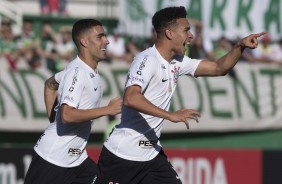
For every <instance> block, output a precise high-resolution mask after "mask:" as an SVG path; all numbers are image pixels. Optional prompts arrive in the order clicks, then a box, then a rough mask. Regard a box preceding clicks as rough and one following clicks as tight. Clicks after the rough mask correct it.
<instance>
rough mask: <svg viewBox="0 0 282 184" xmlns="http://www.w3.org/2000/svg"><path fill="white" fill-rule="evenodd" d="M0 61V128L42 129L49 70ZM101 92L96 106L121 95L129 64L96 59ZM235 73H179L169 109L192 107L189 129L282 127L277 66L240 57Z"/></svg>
mask: <svg viewBox="0 0 282 184" xmlns="http://www.w3.org/2000/svg"><path fill="white" fill-rule="evenodd" d="M0 62H1V63H2V65H1V67H0V73H1V78H0V119H1V123H0V129H1V130H13V131H40V132H41V131H42V130H44V129H45V128H46V126H47V125H48V123H49V121H48V118H47V114H46V110H45V105H44V98H43V94H44V93H43V92H44V90H43V89H44V81H45V80H46V79H47V78H48V77H50V76H51V75H52V74H50V73H48V71H47V69H45V68H40V70H39V71H32V70H27V69H20V68H19V70H18V72H9V70H8V69H7V67H6V68H5V64H6V63H7V62H4V61H2V60H1V59H0ZM99 65H101V66H100V67H99V68H100V70H99V73H100V74H101V76H102V81H103V86H104V87H103V88H104V94H103V98H102V101H101V106H103V105H107V104H108V102H109V101H110V99H111V98H113V97H115V96H121V95H122V94H123V87H124V84H125V80H126V77H127V71H128V65H127V64H126V63H121V62H113V63H112V64H110V65H109V64H105V63H100V64H99ZM234 71H235V73H236V78H231V77H229V76H223V77H199V78H198V79H194V78H192V77H185V76H184V77H179V79H178V86H177V88H176V90H175V93H174V94H173V97H172V103H171V107H170V111H176V110H179V109H183V108H189V109H197V110H198V111H199V112H200V113H201V118H200V119H199V123H194V122H192V121H191V123H190V130H189V131H202V132H203V131H209V132H210V131H237V130H250V131H255V130H263V129H270V128H271V129H273V128H282V121H281V119H282V103H280V102H281V100H280V99H282V83H281V81H282V68H281V67H277V66H276V65H263V64H250V63H247V62H239V63H238V64H237V65H236V67H235V69H234ZM107 121H108V120H107V118H106V117H101V118H99V119H97V120H96V124H95V129H92V131H95V132H103V131H104V130H105V129H106V126H107V124H106V123H104V122H107ZM162 130H163V132H175V131H178V132H180V131H182V132H183V131H186V129H185V128H183V124H180V123H179V124H174V123H171V122H169V121H166V120H165V122H164V126H163V128H162Z"/></svg>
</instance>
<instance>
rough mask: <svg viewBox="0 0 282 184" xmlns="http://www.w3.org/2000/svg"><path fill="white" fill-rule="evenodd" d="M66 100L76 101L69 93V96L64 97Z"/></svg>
mask: <svg viewBox="0 0 282 184" xmlns="http://www.w3.org/2000/svg"><path fill="white" fill-rule="evenodd" d="M64 100H68V101H71V102H73V101H74V99H73V97H70V96H69V95H68V96H65V97H64Z"/></svg>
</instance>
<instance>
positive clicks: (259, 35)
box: [255, 32, 267, 38]
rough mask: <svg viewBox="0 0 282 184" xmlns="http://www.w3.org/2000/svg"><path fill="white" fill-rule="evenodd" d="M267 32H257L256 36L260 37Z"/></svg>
mask: <svg viewBox="0 0 282 184" xmlns="http://www.w3.org/2000/svg"><path fill="white" fill-rule="evenodd" d="M265 34H267V33H266V32H261V33H257V34H255V37H256V38H258V37H261V36H262V35H265Z"/></svg>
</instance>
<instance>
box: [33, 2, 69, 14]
mask: <svg viewBox="0 0 282 184" xmlns="http://www.w3.org/2000/svg"><path fill="white" fill-rule="evenodd" d="M39 3H40V10H41V13H42V14H43V15H58V14H60V15H67V0H39Z"/></svg>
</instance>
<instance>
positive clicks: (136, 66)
mask: <svg viewBox="0 0 282 184" xmlns="http://www.w3.org/2000/svg"><path fill="white" fill-rule="evenodd" d="M199 63H200V60H196V59H190V58H188V57H187V56H184V57H183V56H182V57H181V56H179V57H175V59H174V60H172V61H171V62H170V63H169V62H167V61H166V60H165V59H164V58H163V57H162V56H161V55H160V53H159V52H158V51H157V49H156V48H155V46H153V47H151V48H149V49H147V50H145V51H143V52H141V53H140V54H138V55H137V56H136V57H135V58H134V61H133V62H132V64H131V66H130V69H129V73H128V78H127V81H126V84H125V88H126V87H129V86H132V85H138V86H140V87H141V93H142V94H143V95H144V96H145V98H146V99H148V100H149V101H150V102H151V103H153V104H154V105H155V106H157V107H160V108H162V109H164V110H166V111H168V109H169V106H170V102H171V97H172V94H173V92H174V90H175V88H176V84H177V81H178V77H179V76H181V75H191V76H194V72H195V70H196V68H197V67H198V64H199ZM162 126H163V119H162V118H158V117H154V116H151V115H148V114H143V113H140V112H138V111H136V110H134V109H131V108H127V107H125V106H123V109H122V117H121V123H120V124H119V125H117V126H116V127H115V129H114V130H113V132H112V133H111V135H110V137H109V138H108V140H107V141H106V142H105V143H104V145H105V147H106V148H107V149H108V150H110V151H111V152H112V153H113V154H115V155H117V156H119V157H121V158H124V159H127V160H134V161H148V160H151V159H153V158H154V157H155V156H156V155H157V154H158V153H159V151H160V149H161V144H160V142H159V137H160V134H161V129H162Z"/></svg>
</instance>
